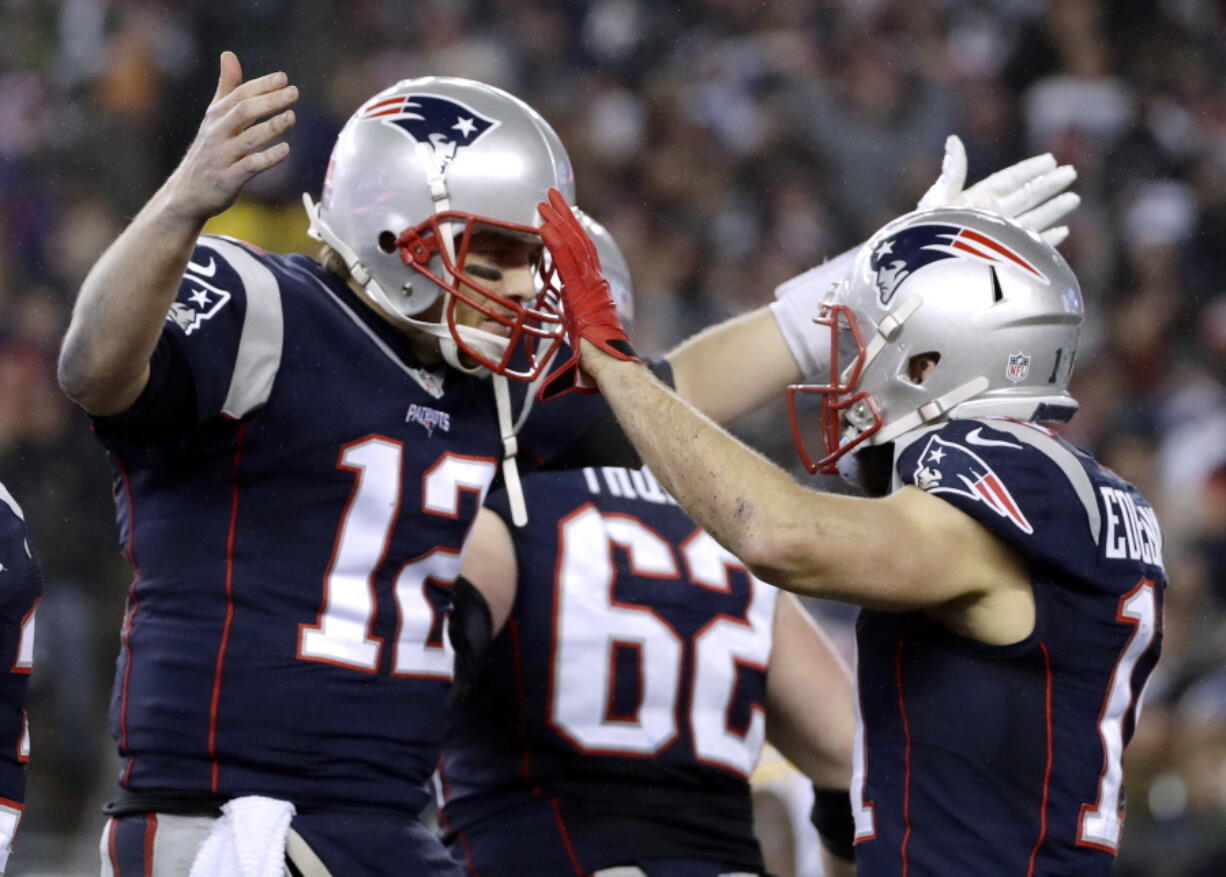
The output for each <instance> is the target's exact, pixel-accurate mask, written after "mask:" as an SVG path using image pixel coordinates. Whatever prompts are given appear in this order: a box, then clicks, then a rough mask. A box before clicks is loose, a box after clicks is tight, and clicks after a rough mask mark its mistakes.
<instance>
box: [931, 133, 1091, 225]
mask: <svg viewBox="0 0 1226 877" xmlns="http://www.w3.org/2000/svg"><path fill="white" fill-rule="evenodd" d="M1076 179H1077V170H1076V169H1075V168H1074V167H1073V166H1072V165H1067V164H1066V165H1061V166H1060V167H1057V166H1056V160H1055V158H1053V157H1052V155H1051V153H1045V154H1043V155H1035V156H1032V157H1031V158H1027V159H1024V160H1022V161H1019V162H1018V163H1017V164H1015V165H1010V166H1009V167H1007V168H1005V169H1004V170H999V171H997V172H996V173H994V174H992V175H991V176H989V177H985V178H984V179H982V180H980V181H979V182H978V183H976V184H975V185H973V186H971V187H970V188H969V189H965V190H964V189H963V186H965V185H966V147H964V146H963V145H962V140H961V138H959V137H958V135H956V134H951V135H949V137H947V138H946V139H945V158H944V160H942V162H941V175H940V176H939V177H937V181H936V182H935V183H933V184H932V186H931V187H930V188H929V189H928V191H927V192H925V193H924V197H922V198H920V200H919V204H917V205H916V206H917V207H918V208H919V209H920V210H930V209H932V208H934V207H955V206H965V207H980V208H983V209H984V210H991V211H993V212H995V213H999V214H1001V215H1002V216H1008V217H1010V218H1012V219H1014V220H1015V221H1017V222H1019V223H1021V224H1022V225H1024V226H1025V227H1026V228H1029V229H1030V230H1031V231H1036V232H1038V233H1039V234H1040V235H1042V236H1043V239H1044V240H1045V241H1047V242H1048V243H1049V244H1051V245H1052V246H1053V247H1054V246H1057V245H1059V244H1060V242H1061V241H1063V240H1064V239H1065V238H1066V237H1068V227H1067V226H1063V225H1061V226H1057V225H1056V223H1057V222H1059V221H1060V220H1062V219H1064V217H1066V216H1068V215H1069V214H1070V213H1072V212H1073V211H1074V210H1076V209H1077V205H1079V204H1080V203H1081V197H1080V196H1079V195H1078V194H1077V193H1076V192H1065V191H1064V190H1065V189H1067V188H1068V187H1069V186H1070V185H1072V183H1073V181H1074V180H1076Z"/></svg>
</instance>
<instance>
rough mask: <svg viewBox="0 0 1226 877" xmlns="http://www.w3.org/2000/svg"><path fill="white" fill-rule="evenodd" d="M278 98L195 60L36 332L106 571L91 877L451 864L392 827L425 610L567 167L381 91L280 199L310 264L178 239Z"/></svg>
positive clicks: (418, 747)
mask: <svg viewBox="0 0 1226 877" xmlns="http://www.w3.org/2000/svg"><path fill="white" fill-rule="evenodd" d="M296 97H297V90H296V88H295V87H294V86H292V85H290V84H288V82H287V79H286V77H285V76H284V74H280V73H275V74H270V75H267V76H262V77H259V78H255V79H252V80H250V81H246V82H244V81H243V79H242V74H241V70H240V67H239V64H238V60H237V58H235V56H234V55H233V54H231V53H226V54H224V55H223V56H222V60H221V74H220V78H219V84H218V88H217V92H216V95H215V97H214V99H213V101H212V103H211V105H210V107H209V109H208V111H207V113H206V114H205V117H204V121H203V123H202V126H201V129H200V132H199V134H198V135H197V138H196V140H195V141H194V143H193V144H192V146H191V147H190V149H189V150H188V153H187V155H186V157H185V158H184V159H183V162H182V163H181V165H180V166H179V168H178V169H177V170H176V171H175V172H174V173H173V174H172V175H171V177H170V178H169V179H168V180H167V182H166V183H165V184H164V185H163V187H162V188H161V189H160V190H159V191H158V192H157V193H156V194H155V195H154V196H153V197H152V198H151V200H150V201H149V202H148V204H147V205H146V206H145V207H144V208H143V209H142V211H141V212H140V213H139V214H138V216H137V217H136V218H135V219H134V220H133V222H132V224H131V225H130V226H129V227H128V228H127V229H126V230H125V231H124V232H123V234H122V235H121V236H120V237H119V238H118V239H117V240H116V241H115V242H114V243H113V244H112V245H111V246H110V248H109V249H108V250H107V252H106V253H105V254H104V255H103V256H102V257H101V259H100V260H99V262H98V263H97V264H96V265H95V266H94V268H93V270H92V271H91V273H90V275H89V277H88V278H87V280H86V281H85V283H84V285H83V288H82V290H81V294H80V298H79V300H78V302H77V305H76V308H75V311H74V315H73V320H72V323H71V325H70V327H69V330H68V333H67V337H66V338H65V342H64V347H63V351H62V355H61V363H60V378H61V383H62V385H63V387H64V389H65V390H66V391H67V393H68V394H69V395H70V396H72V397H73V398H74V399H75V400H76V401H77V402H78V403H79V404H81V405H82V406H83V407H84V408H85V409H86V410H87V411H88V412H89V413H90V414H92V415H93V416H94V418H95V426H96V431H97V434H98V436H99V438H100V439H101V440H102V441H103V442H104V444H105V445H106V446H107V448H108V450H109V451H110V454H111V457H112V459H113V461H114V466H115V471H116V483H117V491H116V496H117V517H118V522H119V528H120V534H121V538H122V541H123V545H124V549H125V551H126V554H127V556H128V558H129V560H130V561H131V563H132V565H133V567H134V568H135V570H136V573H137V575H136V579H135V582H134V584H133V587H132V590H131V593H130V597H129V601H128V607H127V614H126V618H125V623H124V626H123V630H122V634H121V646H122V648H121V655H120V660H119V665H118V667H117V673H116V680H115V689H114V703H113V722H112V725H113V732H114V734H115V736H116V738H117V742H118V744H119V751H120V754H121V756H122V758H123V760H124V761H123V769H122V776H121V780H120V784H121V793H120V796H119V798H118V800H117V801H115V802H114V803H113V804H112V805H111V806H110V807H109V813H110V814H111V817H112V818H111V820H110V821H109V823H108V825H107V828H106V829H105V831H104V834H103V838H102V856H103V872H104V873H115V874H131V873H145V874H155V875H161V874H167V875H170V874H174V875H182V874H186V873H187V872H188V870H189V869H190V868H192V867H193V862H195V863H196V866H197V867H198V869H199V873H209V872H212V873H231V871H230V870H228V868H229V867H230V866H229V865H228V864H227V863H228V862H229V861H230V859H229V858H228V857H229V855H230V854H231V853H232V852H233V850H234V849H235V848H236V845H240V846H249V845H251V844H253V843H254V844H255V845H256V846H257V847H261V848H265V849H266V850H267V851H268V852H269V854H270V855H272V856H273V857H274V858H275V857H277V856H281V857H284V856H285V855H286V853H288V855H289V858H290V859H291V860H292V861H293V864H294V867H296V868H298V869H299V870H300V871H304V872H308V873H318V871H319V868H325V869H326V870H327V871H328V872H330V873H332V874H335V875H346V877H348V875H363V874H370V875H374V874H386V873H389V871H388V863H389V862H395V863H396V868H397V873H414V874H420V875H435V874H438V875H443V874H456V873H459V870H458V868H457V866H456V865H455V863H454V862H453V861H452V859H451V857H450V855H449V854H448V853H447V851H446V850H445V849H444V847H443V846H442V845H441V844H440V843H439V842H438V840H437V839H436V838H435V837H434V836H433V834H432V833H431V832H430V831H428V830H427V829H426V828H425V827H424V826H422V825H420V824H419V823H418V822H417V821H416V820H415V819H414V818H413V817H414V816H415V814H417V813H418V812H419V811H420V810H421V809H422V808H423V807H424V806H425V805H426V804H427V802H428V801H429V800H430V797H431V796H430V791H429V787H428V780H429V778H430V775H431V774H432V772H433V770H434V766H435V762H436V761H437V758H438V751H439V743H440V739H441V735H442V728H443V708H444V705H445V702H446V699H447V693H448V690H449V687H450V678H451V661H452V657H451V650H450V648H449V646H448V644H447V642H446V640H445V638H444V636H443V633H442V626H441V625H442V622H443V620H444V616H445V614H446V612H447V611H448V609H449V606H450V600H451V597H450V589H449V587H448V585H449V584H450V582H451V581H452V580H453V579H454V578H455V576H456V574H457V573H458V571H459V557H460V548H461V545H462V544H463V540H464V537H465V535H466V533H467V531H468V529H469V527H470V525H471V522H472V520H473V517H474V516H475V514H476V511H477V509H478V508H479V507H480V505H481V500H482V498H483V496H484V493H485V491H486V488H487V487H488V485H489V484H490V482H491V480H492V479H493V477H494V474H495V472H496V471H497V469H498V466H499V461H500V460H502V459H504V457H506V456H507V454H506V448H507V447H508V445H509V444H511V443H512V442H513V440H514V429H513V424H512V423H511V420H512V418H511V413H512V412H511V411H510V405H509V402H508V401H507V400H508V397H509V393H508V392H507V385H506V384H505V383H504V382H503V378H505V377H518V378H528V377H531V376H532V375H533V372H534V370H539V365H540V363H541V362H542V361H543V359H542V357H544V356H545V355H547V353H548V351H549V349H550V347H551V346H552V345H553V344H554V343H555V342H556V340H557V337H558V330H557V326H558V324H557V320H556V315H555V314H553V313H551V312H550V310H549V304H548V302H547V300H546V298H547V295H548V278H547V277H543V276H541V272H542V269H543V266H542V265H541V264H540V260H539V259H538V255H539V252H540V250H541V242H540V238H539V235H538V234H537V232H536V230H535V229H534V228H533V227H532V226H533V223H534V222H535V211H536V202H537V200H539V198H540V197H541V196H542V194H543V193H544V192H545V191H546V190H547V189H548V188H549V187H550V186H561V187H563V188H566V189H567V190H568V191H569V190H570V186H571V180H572V174H571V168H570V164H569V161H568V158H567V155H566V152H565V150H564V149H563V148H562V145H561V143H560V142H559V141H558V139H557V136H556V135H555V134H554V132H553V130H552V129H551V128H550V127H549V126H548V124H547V123H546V122H545V121H544V120H543V119H541V117H540V116H539V115H537V114H536V113H535V112H534V111H533V110H532V109H531V108H529V107H528V106H527V105H525V104H523V103H522V102H521V101H519V100H518V99H516V98H514V97H512V96H511V95H508V94H506V93H505V92H502V91H499V90H497V89H494V88H490V87H488V86H485V85H481V84H479V83H474V82H470V81H468V80H457V79H447V78H427V79H419V80H405V81H403V82H400V83H397V84H396V85H394V86H392V87H391V88H389V89H387V90H385V91H383V92H381V93H380V94H378V95H376V96H374V97H373V98H372V99H371V100H369V101H368V102H367V103H366V104H364V105H363V106H362V107H361V108H360V109H359V110H358V111H357V112H356V113H355V114H354V116H353V117H352V118H351V119H350V120H349V122H348V124H347V125H346V126H345V128H344V130H343V131H342V133H341V134H340V136H339V138H338V140H337V143H336V147H335V150H334V153H333V156H332V161H331V164H330V168H329V173H328V176H327V179H326V181H325V184H324V191H323V197H322V200H321V203H320V205H319V206H318V207H317V208H316V207H315V205H314V204H311V205H310V211H309V212H310V218H311V224H312V229H313V231H314V233H315V234H316V235H317V236H318V237H319V238H320V239H321V240H322V241H323V242H324V243H325V244H327V245H328V246H327V250H326V251H325V252H324V254H323V256H322V257H321V258H322V264H321V263H320V262H317V261H315V260H312V259H309V258H306V257H303V256H280V255H273V254H268V253H264V252H262V251H259V250H257V249H256V248H254V247H250V246H247V245H245V244H243V243H241V242H239V241H235V240H231V239H224V238H219V237H214V236H209V235H201V233H200V232H201V227H202V225H203V223H204V222H205V220H206V219H207V218H208V217H209V216H211V215H213V214H215V213H217V212H219V211H221V210H222V209H224V208H225V207H226V206H227V205H228V204H230V203H231V202H232V201H233V200H234V199H235V197H236V196H237V194H238V192H239V190H240V189H241V188H242V186H243V184H244V183H245V182H246V181H247V180H248V179H250V178H251V177H252V176H253V175H254V174H256V173H258V172H260V171H261V170H263V169H266V168H268V167H271V166H273V165H275V164H277V163H278V162H279V161H282V160H283V159H284V157H285V155H286V154H287V150H288V147H287V146H286V145H285V144H284V143H278V144H276V145H269V144H270V143H272V141H274V140H275V139H276V138H278V137H279V136H281V135H282V134H284V133H285V132H286V131H287V130H288V129H289V127H290V126H291V125H292V123H293V110H292V109H291V108H290V107H291V105H292V104H293V103H294V101H295V99H296ZM168 311H169V314H168V313H167V312H168ZM481 372H487V373H492V374H493V375H494V376H495V377H496V378H497V379H496V380H495V381H494V382H493V387H494V391H495V392H494V393H491V392H490V389H489V387H490V386H491V382H490V381H487V380H485V379H484V377H483V376H482V374H480V373H481ZM206 839H207V842H206V843H205V844H204V846H203V847H201V843H202V841H206ZM197 848H200V853H199V856H197ZM312 868H314V869H315V871H314V872H312V871H311V869H312Z"/></svg>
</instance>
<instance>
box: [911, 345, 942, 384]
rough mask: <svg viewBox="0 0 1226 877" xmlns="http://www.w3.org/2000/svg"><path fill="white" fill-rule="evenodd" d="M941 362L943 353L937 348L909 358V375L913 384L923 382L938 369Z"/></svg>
mask: <svg viewBox="0 0 1226 877" xmlns="http://www.w3.org/2000/svg"><path fill="white" fill-rule="evenodd" d="M940 362H941V354H940V353H938V352H937V351H935V350H929V351H928V352H927V353H917V354H915V355H914V356H912V357H911V358H910V359H908V360H907V377H909V378H910V379H911V383H913V384H922V383H924V381H926V380H928V378H929V376H931V375H932V373H933V372H934V371H936V367H937V366H938V365H939V364H940Z"/></svg>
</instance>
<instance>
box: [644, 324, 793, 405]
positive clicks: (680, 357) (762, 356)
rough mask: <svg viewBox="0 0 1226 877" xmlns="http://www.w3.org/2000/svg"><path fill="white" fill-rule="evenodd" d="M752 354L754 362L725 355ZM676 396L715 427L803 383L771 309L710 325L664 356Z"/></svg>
mask: <svg viewBox="0 0 1226 877" xmlns="http://www.w3.org/2000/svg"><path fill="white" fill-rule="evenodd" d="M734 350H742V351H743V350H752V351H754V353H753V362H752V363H751V364H747V363H746V362H745V359H744V358H743V357H738V356H732V355H729V354H730V352H731V351H734ZM668 362H669V365H671V366H672V369H673V380H674V383H675V385H676V387H677V395H679V396H680V397H681V398H682V399H685V400H686V401H687V402H689V403H690V404H691V405H693V406H694V407H695V408H697V409H698V410H699V411H701V412H703V413H704V414H706V415H707V416H708V417H710V418H711V419H712V420H714V421H715V422H716V423H730V422H731V421H733V420H736V419H737V418H738V417H741V416H743V415H745V414H748V413H749V412H751V411H753V410H754V409H756V408H758V407H759V406H761V405H763V404H764V403H766V402H768V401H770V400H771V399H774V398H777V397H779V396H780V395H781V393H782V391H783V389H784V387H786V386H787V385H788V384H794V383H796V382H797V381H799V380H800V379H801V372H800V367H799V366H798V365H797V364H796V360H795V359H794V358H793V357H792V354H791V352H790V351H789V350H788V347H787V344H786V343H785V342H784V340H783V335H782V334H781V333H780V330H779V325H778V323H777V322H776V320H775V317H774V315H773V314H771V311H770V308H769V307H765V306H763V307H761V308H758V309H757V310H754V311H750V312H749V313H747V314H743V315H741V316H739V317H734V318H732V319H731V320H727V321H726V322H723V323H720V324H719V325H717V326H712V327H710V328H708V329H705V330H703V331H702V332H700V333H698V334H697V335H695V336H694V337H693V338H690V339H688V340H686V341H684V342H682V343H681V344H680V345H679V346H678V347H677V348H676V349H675V350H673V351H672V352H671V353H670V354H668Z"/></svg>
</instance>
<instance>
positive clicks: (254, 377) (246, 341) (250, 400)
mask: <svg viewBox="0 0 1226 877" xmlns="http://www.w3.org/2000/svg"><path fill="white" fill-rule="evenodd" d="M199 247H200V248H203V249H208V250H212V251H214V252H215V253H217V255H218V256H220V257H221V258H222V259H223V260H225V262H226V263H227V264H229V265H230V267H231V268H233V269H234V271H235V272H236V273H237V274H238V276H239V279H240V280H241V282H242V285H243V291H244V293H245V299H246V304H247V309H246V313H245V314H244V316H243V327H242V332H241V334H240V336H239V342H238V351H237V353H236V356H235V360H234V372H233V373H232V374H231V376H230V386H229V389H228V390H227V392H226V398H225V402H224V403H223V404H222V408H221V413H222V414H224V415H226V416H227V417H232V418H234V419H239V418H242V417H244V416H245V415H247V414H249V413H251V412H252V411H254V410H255V409H257V408H259V407H260V406H262V405H263V404H264V403H265V402H267V401H268V397H269V396H270V395H271V394H272V387H273V382H274V381H275V379H276V376H277V370H278V368H279V367H280V365H281V352H282V349H283V347H284V343H285V321H284V316H283V312H282V306H281V289H280V284H279V283H278V282H277V278H276V275H274V274H273V272H272V271H271V270H270V269H269V268H268V267H267V266H265V265H263V264H261V263H260V261H259V259H257V258H256V257H255V256H254V255H253V254H252V253H251V252H249V251H248V250H246V249H244V248H243V247H241V246H239V245H238V244H236V243H233V242H231V241H228V240H226V239H225V238H221V237H214V236H212V235H204V236H202V237H201V238H200V240H199Z"/></svg>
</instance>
